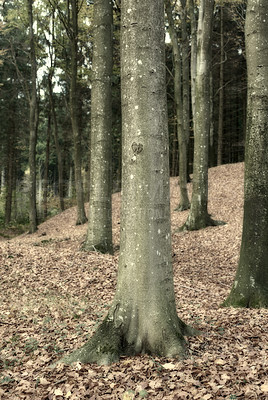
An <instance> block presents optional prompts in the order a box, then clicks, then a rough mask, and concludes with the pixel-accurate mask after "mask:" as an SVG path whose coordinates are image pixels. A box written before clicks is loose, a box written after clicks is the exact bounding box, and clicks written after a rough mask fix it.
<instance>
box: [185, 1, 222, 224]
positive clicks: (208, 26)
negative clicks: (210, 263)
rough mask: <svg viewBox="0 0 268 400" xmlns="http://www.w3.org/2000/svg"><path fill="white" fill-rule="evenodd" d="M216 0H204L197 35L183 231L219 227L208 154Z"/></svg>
mask: <svg viewBox="0 0 268 400" xmlns="http://www.w3.org/2000/svg"><path fill="white" fill-rule="evenodd" d="M213 9H214V1H212V0H201V1H200V6H199V18H198V34H197V72H196V88H195V91H196V93H195V96H196V102H195V114H194V129H195V132H194V167H193V193H192V201H191V208H190V212H189V215H188V218H187V220H186V222H185V224H184V225H183V226H182V227H181V228H180V230H197V229H202V228H205V227H206V226H208V225H216V224H218V223H220V222H219V221H213V220H212V219H211V218H210V216H209V214H208V210H207V203H208V155H209V135H210V68H211V35H212V22H213Z"/></svg>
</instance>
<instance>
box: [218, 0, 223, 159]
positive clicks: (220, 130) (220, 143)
mask: <svg viewBox="0 0 268 400" xmlns="http://www.w3.org/2000/svg"><path fill="white" fill-rule="evenodd" d="M220 43H221V57H220V91H219V119H218V146H217V165H221V164H222V151H223V94H224V91H223V79H224V69H223V68H224V35H223V5H221V41H220Z"/></svg>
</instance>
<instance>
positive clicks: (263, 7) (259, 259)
mask: <svg viewBox="0 0 268 400" xmlns="http://www.w3.org/2000/svg"><path fill="white" fill-rule="evenodd" d="M267 17H268V2H267V1H266V0H248V5H247V16H246V26H245V37H246V57H247V74H248V96H247V104H248V108H247V134H246V156H245V193H244V222H243V235H242V243H241V250H240V259H239V264H238V269H237V272H236V276H235V280H234V284H233V287H232V290H231V293H230V295H229V297H228V298H227V300H226V301H225V303H224V305H226V306H234V307H268V240H267V239H268V135H267V127H268V24H267Z"/></svg>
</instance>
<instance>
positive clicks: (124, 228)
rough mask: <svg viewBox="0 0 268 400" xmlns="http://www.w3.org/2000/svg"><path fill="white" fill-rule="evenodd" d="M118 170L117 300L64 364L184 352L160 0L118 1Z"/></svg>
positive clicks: (186, 329) (187, 330)
mask: <svg viewBox="0 0 268 400" xmlns="http://www.w3.org/2000/svg"><path fill="white" fill-rule="evenodd" d="M121 6H122V9H121V10H122V15H121V18H122V19H121V35H122V37H121V60H122V64H121V78H122V120H123V174H122V178H123V179H122V203H121V204H122V206H121V207H122V208H121V236H120V257H119V269H118V280H117V289H116V294H115V298H114V300H113V303H112V305H111V308H110V310H109V312H108V315H107V317H106V319H105V320H104V321H103V323H102V324H101V325H100V327H99V328H98V329H97V331H96V333H95V334H94V335H93V337H92V339H90V340H89V342H88V343H86V344H85V345H84V347H82V349H79V350H77V351H76V352H74V353H73V354H72V355H71V356H69V357H66V358H64V359H63V361H64V362H73V361H81V362H97V363H99V364H107V363H111V362H113V361H117V360H118V359H119V357H120V355H123V354H124V355H134V354H139V353H149V354H157V355H160V356H168V357H178V358H184V357H185V356H186V355H187V349H186V346H185V340H184V337H183V336H184V335H187V334H192V333H193V330H192V329H191V328H190V327H188V326H186V325H185V324H184V323H183V322H182V321H181V320H180V319H179V318H178V316H177V313H176V305H175V295H174V286H173V272H172V257H171V255H172V251H171V227H170V225H171V224H170V198H169V154H168V148H169V142H168V130H167V107H166V80H165V44H164V38H165V35H164V1H163V0H155V1H153V2H152V1H151V0H144V1H142V2H140V1H139V2H137V1H136V0H122V2H121Z"/></svg>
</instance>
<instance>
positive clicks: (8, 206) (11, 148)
mask: <svg viewBox="0 0 268 400" xmlns="http://www.w3.org/2000/svg"><path fill="white" fill-rule="evenodd" d="M15 101H16V100H14V101H13V104H12V109H11V110H10V114H11V116H10V118H9V122H8V123H9V133H8V137H7V168H6V171H7V181H6V201H5V224H9V223H10V221H11V214H12V195H13V190H14V183H15V135H16V133H15V132H16V124H15V121H16V104H15Z"/></svg>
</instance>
